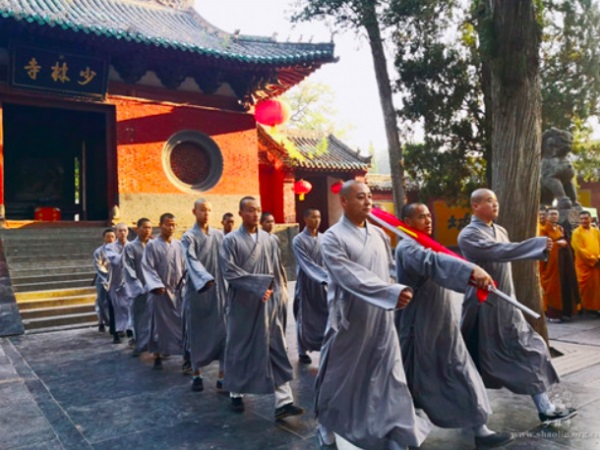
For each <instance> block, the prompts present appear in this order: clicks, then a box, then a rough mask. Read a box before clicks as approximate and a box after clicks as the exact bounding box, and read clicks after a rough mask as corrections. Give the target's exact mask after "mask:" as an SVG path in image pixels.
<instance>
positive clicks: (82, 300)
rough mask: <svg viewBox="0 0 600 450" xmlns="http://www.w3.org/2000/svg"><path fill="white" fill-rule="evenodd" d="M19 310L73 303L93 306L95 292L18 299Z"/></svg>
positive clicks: (70, 304) (71, 304) (24, 310)
mask: <svg viewBox="0 0 600 450" xmlns="http://www.w3.org/2000/svg"><path fill="white" fill-rule="evenodd" d="M18 304H19V311H20V312H21V313H22V314H24V313H25V312H26V311H29V310H35V309H43V308H54V307H63V306H74V305H92V306H94V307H95V304H96V292H95V291H94V292H93V293H90V294H82V295H65V296H62V297H45V298H34V299H30V300H20V301H18Z"/></svg>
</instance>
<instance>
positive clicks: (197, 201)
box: [194, 198, 208, 208]
mask: <svg viewBox="0 0 600 450" xmlns="http://www.w3.org/2000/svg"><path fill="white" fill-rule="evenodd" d="M206 203H208V202H207V201H206V199H203V198H199V199H198V200H196V201H195V202H194V208H196V207H198V206H200V205H204V204H206Z"/></svg>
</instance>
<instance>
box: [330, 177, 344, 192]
mask: <svg viewBox="0 0 600 450" xmlns="http://www.w3.org/2000/svg"><path fill="white" fill-rule="evenodd" d="M343 185H344V182H343V181H342V180H338V181H336V182H335V183H333V184H332V185H331V187H330V188H329V189H331V193H332V194H335V195H338V194H339V193H340V191H341V190H342V186H343Z"/></svg>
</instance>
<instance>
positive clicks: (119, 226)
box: [115, 222, 127, 230]
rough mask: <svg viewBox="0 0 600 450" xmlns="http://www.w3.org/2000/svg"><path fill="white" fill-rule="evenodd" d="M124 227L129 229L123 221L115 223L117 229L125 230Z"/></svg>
mask: <svg viewBox="0 0 600 450" xmlns="http://www.w3.org/2000/svg"><path fill="white" fill-rule="evenodd" d="M123 229H125V230H127V224H126V223H123V222H121V223H118V224H116V225H115V230H123Z"/></svg>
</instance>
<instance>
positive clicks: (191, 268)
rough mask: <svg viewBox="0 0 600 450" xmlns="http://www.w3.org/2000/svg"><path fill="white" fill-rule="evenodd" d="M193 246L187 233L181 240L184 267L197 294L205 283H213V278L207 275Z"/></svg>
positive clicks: (191, 239) (191, 238)
mask: <svg viewBox="0 0 600 450" xmlns="http://www.w3.org/2000/svg"><path fill="white" fill-rule="evenodd" d="M194 244H195V243H194V239H193V237H192V236H190V235H189V234H187V233H186V234H184V235H183V237H182V238H181V248H182V250H183V257H184V259H185V267H186V269H187V273H188V276H189V279H190V280H191V282H192V285H193V287H194V289H195V290H196V291H197V292H199V291H201V290H202V289H203V288H204V286H206V283H208V282H210V281H215V278H214V277H213V276H212V275H211V274H210V273H208V271H207V270H206V267H204V264H202V263H201V262H200V259H199V258H198V255H197V254H196V245H194Z"/></svg>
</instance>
